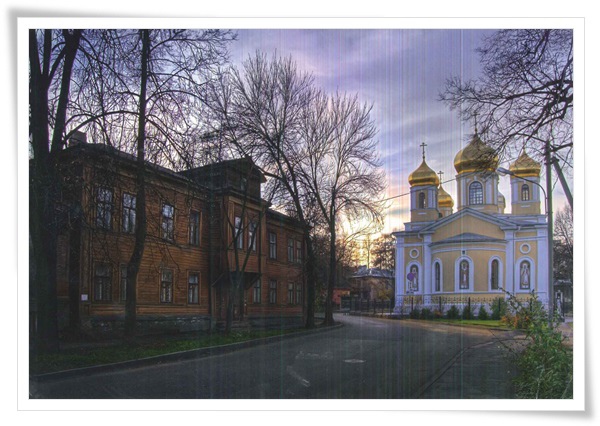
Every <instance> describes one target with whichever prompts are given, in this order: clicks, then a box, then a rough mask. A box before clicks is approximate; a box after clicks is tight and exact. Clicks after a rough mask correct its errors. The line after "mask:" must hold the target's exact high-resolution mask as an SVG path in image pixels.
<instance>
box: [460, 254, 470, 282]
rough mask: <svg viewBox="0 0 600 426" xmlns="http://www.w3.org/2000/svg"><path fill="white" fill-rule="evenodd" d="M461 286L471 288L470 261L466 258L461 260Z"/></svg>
mask: <svg viewBox="0 0 600 426" xmlns="http://www.w3.org/2000/svg"><path fill="white" fill-rule="evenodd" d="M460 288H461V289H464V288H469V262H467V261H466V260H462V261H461V262H460Z"/></svg>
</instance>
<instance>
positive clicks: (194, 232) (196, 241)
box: [189, 211, 200, 246]
mask: <svg viewBox="0 0 600 426" xmlns="http://www.w3.org/2000/svg"><path fill="white" fill-rule="evenodd" d="M189 234H190V235H189V241H190V244H191V245H193V246H198V245H200V213H199V212H196V211H191V212H190V229H189Z"/></svg>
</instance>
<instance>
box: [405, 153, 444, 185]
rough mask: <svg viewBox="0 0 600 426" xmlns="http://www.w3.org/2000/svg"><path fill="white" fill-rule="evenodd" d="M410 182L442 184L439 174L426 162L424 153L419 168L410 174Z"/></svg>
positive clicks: (412, 183)
mask: <svg viewBox="0 0 600 426" xmlns="http://www.w3.org/2000/svg"><path fill="white" fill-rule="evenodd" d="M408 183H409V184H410V186H421V185H435V186H438V185H439V184H440V179H439V177H438V175H437V174H436V173H435V172H434V171H433V170H431V168H430V167H429V166H428V165H427V163H426V162H425V155H423V162H422V163H421V165H420V166H419V167H417V169H416V170H415V171H414V172H412V173H411V174H410V175H409V176H408Z"/></svg>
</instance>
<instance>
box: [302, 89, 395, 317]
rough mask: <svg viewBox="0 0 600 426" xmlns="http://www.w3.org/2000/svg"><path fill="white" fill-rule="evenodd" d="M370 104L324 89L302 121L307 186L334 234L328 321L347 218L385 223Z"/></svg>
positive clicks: (331, 234) (331, 254) (327, 307)
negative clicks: (341, 229)
mask: <svg viewBox="0 0 600 426" xmlns="http://www.w3.org/2000/svg"><path fill="white" fill-rule="evenodd" d="M370 111H371V107H369V106H367V105H361V104H360V102H359V101H358V98H357V97H356V96H354V97H350V96H347V95H340V94H336V95H335V96H332V97H331V98H329V97H328V96H326V95H324V94H322V93H319V94H317V96H315V97H314V98H313V101H312V103H311V107H310V108H308V109H306V110H305V111H304V112H305V114H304V116H303V125H302V126H301V132H302V133H301V138H302V140H303V142H304V152H303V155H302V160H301V162H300V164H299V171H300V174H301V179H302V183H303V185H305V187H306V188H307V191H308V192H309V193H310V195H311V197H312V198H313V199H314V200H315V204H316V205H317V207H318V209H319V211H320V213H321V215H322V218H323V221H324V223H325V225H326V227H327V230H328V233H329V236H330V239H329V247H330V259H329V263H330V268H329V270H330V274H329V281H328V285H327V298H326V301H325V324H326V325H331V324H333V304H332V303H333V288H334V286H335V283H336V265H337V250H336V249H337V247H336V243H337V241H338V237H337V235H338V228H339V227H340V225H341V224H342V222H343V221H346V222H347V223H358V224H361V223H364V224H367V225H365V226H368V224H370V223H374V222H375V223H380V222H381V219H382V208H383V203H382V202H380V201H378V200H381V194H382V191H383V190H384V188H385V187H384V176H383V171H381V169H380V168H379V167H380V162H379V158H378V155H377V141H376V140H375V139H374V138H375V134H376V128H375V125H374V123H373V121H372V120H371V118H370Z"/></svg>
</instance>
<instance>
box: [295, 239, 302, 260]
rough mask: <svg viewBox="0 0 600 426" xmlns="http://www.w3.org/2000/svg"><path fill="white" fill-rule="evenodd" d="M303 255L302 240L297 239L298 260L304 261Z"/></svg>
mask: <svg viewBox="0 0 600 426" xmlns="http://www.w3.org/2000/svg"><path fill="white" fill-rule="evenodd" d="M303 257H304V256H303V251H302V241H300V240H296V262H297V263H302V259H303Z"/></svg>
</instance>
